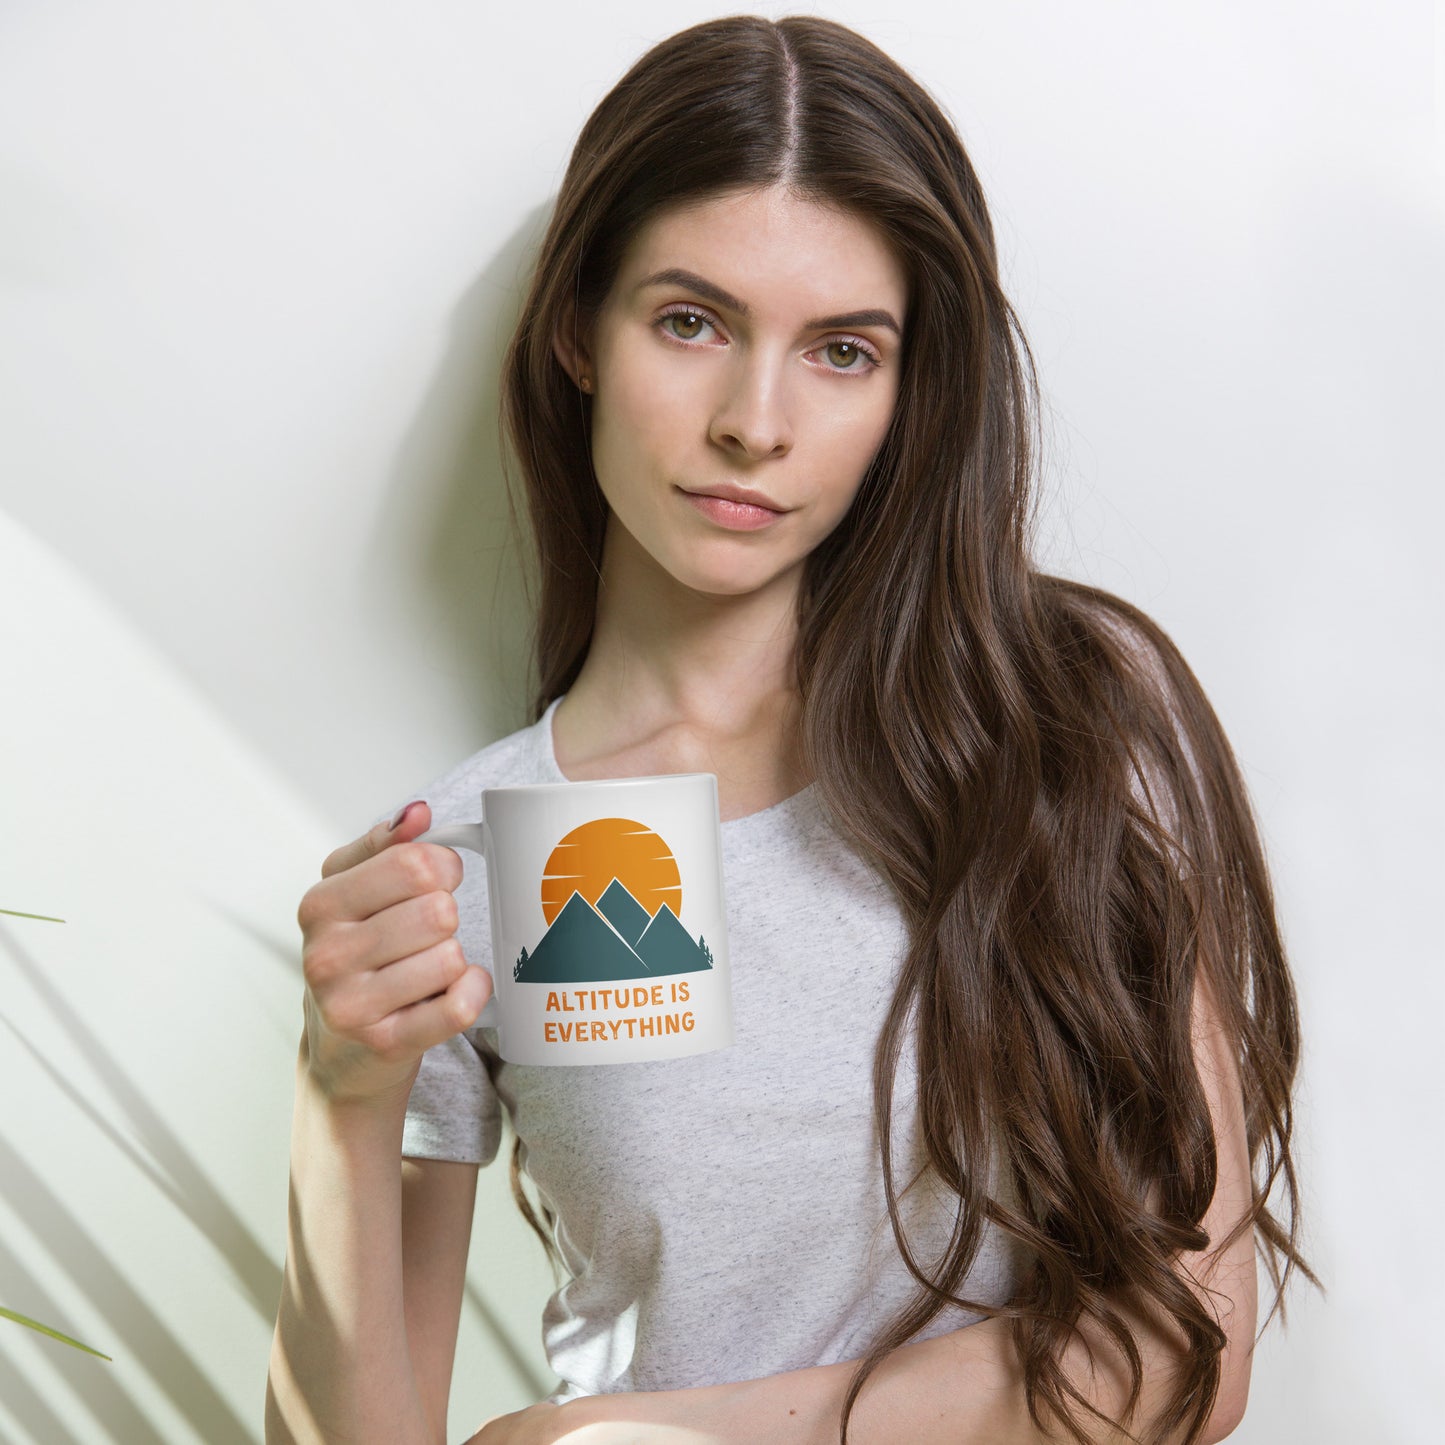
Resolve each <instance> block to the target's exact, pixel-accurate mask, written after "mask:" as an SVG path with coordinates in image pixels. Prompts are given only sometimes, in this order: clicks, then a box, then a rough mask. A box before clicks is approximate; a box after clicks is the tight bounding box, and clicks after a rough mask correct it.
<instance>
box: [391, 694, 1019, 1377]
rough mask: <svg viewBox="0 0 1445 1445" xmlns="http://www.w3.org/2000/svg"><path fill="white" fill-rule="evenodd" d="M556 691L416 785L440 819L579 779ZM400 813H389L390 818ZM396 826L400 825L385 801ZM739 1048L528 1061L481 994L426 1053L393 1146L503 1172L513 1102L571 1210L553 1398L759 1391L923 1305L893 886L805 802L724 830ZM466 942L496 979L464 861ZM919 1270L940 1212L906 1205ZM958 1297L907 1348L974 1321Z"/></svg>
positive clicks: (557, 1301) (477, 893)
mask: <svg viewBox="0 0 1445 1445" xmlns="http://www.w3.org/2000/svg"><path fill="white" fill-rule="evenodd" d="M560 701H561V699H560V698H558V699H557V700H556V701H554V702H553V703H552V704H551V706H550V707H549V708H548V709H547V712H546V714H545V715H544V716H543V717H542V718H541V719H540V720H539V721H538V722H537V723H536V724H535V725H533V726H531V727H527V728H523V729H521V730H519V731H518V732H515V733H513V734H511V735H510V736H509V737H505V738H502V739H500V740H499V741H498V742H495V743H493V744H491V745H490V746H489V747H486V748H483V749H482V750H481V751H480V752H478V753H476V754H474V755H473V756H472V757H471V758H469V759H467V760H466V761H465V762H463V763H461V764H460V765H458V766H457V767H455V768H453V769H451V770H450V771H449V772H447V773H445V774H444V775H443V776H442V777H440V778H438V779H436V780H435V781H434V782H433V783H432V784H431V785H430V786H429V787H428V788H426V789H425V790H423V791H422V792H421V793H418V794H415V795H413V796H415V797H423V798H425V799H426V800H427V801H428V803H429V804H430V805H431V810H432V816H433V826H440V825H442V824H444V823H459V822H473V821H475V820H476V819H477V818H478V817H479V816H480V795H481V791H482V789H483V788H487V787H496V786H503V785H506V784H517V783H556V782H565V781H566V778H565V777H564V775H563V773H562V771H561V769H560V768H559V767H558V766H557V760H556V755H555V753H554V752H553V748H552V714H553V713H554V712H555V711H556V708H557V704H558V702H560ZM392 811H394V810H392ZM385 816H388V817H389V816H390V812H388V814H386V815H385ZM722 845H723V871H724V886H725V893H726V900H725V901H726V908H727V926H728V955H729V960H730V964H731V971H732V985H733V1009H734V1024H735V1038H736V1042H735V1043H734V1044H733V1045H732V1046H731V1047H729V1048H726V1049H722V1050H718V1051H715V1052H713V1053H707V1054H700V1055H696V1056H694V1057H691V1058H683V1059H669V1060H659V1061H653V1062H647V1063H629V1064H592V1065H571V1066H556V1065H553V1066H537V1065H523V1064H511V1063H506V1062H504V1061H502V1060H501V1059H500V1058H498V1056H497V1053H496V1042H497V1034H496V1029H495V1027H494V1026H493V1025H494V1014H493V1012H492V1010H493V1007H494V1006H493V1005H492V1004H491V1003H489V1004H488V1006H487V1009H486V1010H484V1011H483V1013H482V1016H481V1018H480V1019H479V1020H478V1022H477V1025H476V1026H475V1027H474V1028H471V1029H469V1030H467V1031H466V1032H465V1033H461V1034H458V1035H456V1036H455V1037H454V1038H452V1039H449V1040H447V1041H446V1042H445V1043H442V1044H439V1045H437V1046H436V1047H435V1048H433V1049H431V1050H429V1051H428V1052H427V1054H426V1055H425V1056H424V1057H423V1060H422V1066H421V1071H420V1073H419V1075H418V1077H417V1080H416V1084H415V1085H414V1087H413V1089H412V1093H411V1101H410V1104H409V1106H408V1111H407V1117H406V1128H405V1133H404V1136H403V1141H402V1153H403V1154H405V1155H408V1156H412V1157H416V1158H430V1159H452V1160H462V1161H470V1162H473V1163H477V1164H489V1163H491V1162H492V1160H493V1159H494V1158H495V1157H496V1155H497V1152H498V1146H499V1143H500V1139H501V1126H502V1113H501V1111H502V1110H503V1109H505V1110H506V1111H507V1114H508V1117H509V1118H510V1119H511V1121H512V1123H513V1126H514V1127H515V1129H516V1132H517V1135H518V1137H519V1138H520V1140H521V1141H522V1144H523V1147H524V1150H525V1153H524V1160H525V1168H526V1172H527V1174H528V1175H529V1177H530V1178H531V1179H532V1181H533V1182H534V1183H535V1185H536V1187H537V1189H538V1191H539V1192H540V1194H541V1195H542V1197H543V1198H544V1199H545V1200H546V1202H547V1204H548V1205H549V1207H550V1208H551V1209H552V1210H553V1211H554V1212H555V1213H556V1215H557V1219H558V1226H557V1243H558V1245H559V1247H560V1249H561V1252H562V1256H563V1258H564V1260H565V1261H566V1264H567V1268H568V1271H569V1272H570V1278H568V1279H566V1281H565V1282H564V1283H563V1285H562V1286H561V1288H560V1289H558V1290H557V1292H556V1293H555V1294H554V1295H553V1296H552V1298H551V1300H550V1301H549V1302H548V1304H547V1307H546V1309H545V1310H544V1312H543V1320H542V1329H543V1340H544V1345H545V1348H546V1352H547V1357H548V1360H549V1361H550V1363H551V1365H552V1368H553V1369H554V1370H555V1371H556V1372H557V1376H558V1381H559V1383H558V1387H557V1389H556V1391H555V1392H554V1393H553V1395H552V1397H551V1398H552V1399H554V1400H561V1399H567V1398H571V1397H572V1396H575V1395H578V1394H599V1393H604V1392H610V1391H621V1390H671V1389H684V1388H687V1387H690V1386H695V1385H709V1384H721V1383H725V1382H728V1381H733V1380H745V1379H756V1378H760V1377H762V1376H765V1375H773V1374H778V1373H781V1372H782V1371H785V1370H793V1369H799V1368H802V1367H804V1366H808V1365H823V1364H832V1363H836V1362H837V1361H840V1360H850V1359H856V1358H857V1357H858V1356H859V1355H861V1354H862V1353H864V1351H865V1349H866V1347H867V1345H868V1344H869V1342H870V1339H871V1337H872V1335H873V1333H874V1331H875V1330H876V1329H878V1328H879V1327H880V1326H881V1325H882V1324H883V1323H884V1321H885V1320H886V1319H887V1318H888V1316H889V1315H890V1313H891V1312H892V1311H893V1310H895V1309H896V1308H897V1307H898V1306H899V1305H900V1304H901V1303H903V1301H904V1300H906V1299H907V1298H908V1297H909V1296H910V1295H911V1293H912V1290H913V1288H914V1285H913V1280H912V1278H911V1276H910V1275H909V1274H908V1271H907V1269H906V1267H905V1266H904V1264H903V1262H902V1259H901V1258H900V1256H899V1254H898V1250H897V1246H896V1244H895V1243H894V1239H893V1234H892V1230H891V1228H890V1226H889V1223H888V1214H887V1205H886V1202H885V1199H884V1193H883V1183H882V1165H881V1161H880V1157H879V1150H878V1136H877V1130H876V1128H875V1126H874V1122H873V1083H872V1060H873V1046H874V1042H875V1040H876V1039H877V1037H878V1034H879V1031H880V1029H881V1026H882V1022H883V1017H884V1014H885V1012H886V1010H887V1007H888V1003H889V1000H890V999H891V997H892V994H893V989H894V983H895V979H896V971H897V967H898V965H899V963H900V961H901V958H902V953H903V948H904V944H905V930H904V926H903V922H902V918H901V915H900V912H899V910H898V907H897V904H896V902H895V901H894V899H893V896H892V894H891V892H890V890H889V889H888V887H887V885H886V884H885V883H884V882H883V880H882V879H881V877H880V876H879V875H878V874H877V873H876V872H875V871H874V870H873V869H872V868H871V867H869V866H868V865H867V864H866V863H865V862H864V861H863V860H862V859H861V858H860V857H859V856H858V855H857V854H855V853H854V852H853V851H852V850H851V849H849V848H848V847H847V846H846V845H845V844H844V843H843V841H842V839H841V837H840V835H839V834H838V833H837V832H836V831H835V830H834V829H833V828H832V827H831V826H830V825H829V823H828V821H827V819H826V817H825V815H824V811H823V807H822V803H821V800H820V798H819V796H818V792H817V789H816V788H815V787H813V786H809V787H807V788H805V789H804V790H803V791H802V792H801V793H796V794H794V795H793V796H792V797H791V798H787V799H785V800H784V801H783V802H781V803H778V804H777V805H776V806H774V807H771V808H766V809H764V810H762V811H761V812H757V813H752V814H750V815H748V816H747V817H743V818H734V819H731V820H729V821H727V822H724V823H723V824H722ZM458 856H459V857H460V858H461V859H462V863H463V868H464V877H463V880H462V882H461V884H460V885H459V886H458V888H457V890H456V898H457V904H458V911H459V915H460V923H459V927H458V938H459V940H460V942H461V945H462V948H463V950H464V952H465V954H466V957H467V959H468V960H469V961H470V962H471V963H473V964H477V965H480V966H481V967H483V968H486V969H487V970H489V971H490V970H491V967H492V947H491V933H490V919H489V915H488V907H487V889H486V869H485V865H484V864H483V862H482V860H481V858H479V857H478V856H476V855H475V854H473V853H471V852H469V851H465V850H464V851H461V852H459V854H458ZM915 1081H916V1068H915V1060H914V1055H913V1050H912V1046H911V1035H910V1038H909V1043H908V1047H907V1049H906V1050H905V1053H904V1056H903V1060H902V1063H901V1065H900V1069H899V1073H898V1079H897V1084H896V1086H895V1104H894V1131H893V1149H894V1156H893V1158H894V1174H895V1178H896V1179H897V1181H898V1185H899V1187H900V1188H901V1187H902V1186H903V1184H905V1183H906V1182H907V1180H908V1179H909V1178H911V1177H912V1174H913V1170H914V1168H915V1167H916V1165H917V1163H918V1162H921V1156H917V1155H915V1153H914V1143H915V1138H916V1131H915V1129H914V1127H913V1108H914V1100H915V1093H914V1089H915ZM904 1218H905V1220H906V1221H907V1223H908V1226H909V1236H908V1237H909V1239H910V1241H911V1242H912V1244H913V1248H914V1252H915V1254H916V1256H917V1257H918V1258H919V1260H920V1262H921V1263H923V1264H924V1265H925V1266H927V1265H928V1264H930V1263H931V1262H932V1259H933V1258H934V1256H935V1255H937V1254H941V1252H942V1250H943V1249H944V1248H945V1247H946V1245H947V1242H948V1237H949V1232H950V1229H951V1226H952V1220H953V1206H952V1202H951V1201H950V1200H949V1198H948V1197H947V1196H946V1192H945V1191H943V1190H941V1189H939V1188H938V1187H937V1186H936V1185H934V1186H931V1187H928V1186H924V1185H919V1186H917V1187H915V1189H914V1190H912V1191H911V1192H910V1193H909V1194H908V1195H906V1196H905V1198H904ZM1020 1261H1021V1256H1020V1255H1019V1254H1018V1253H1017V1249H1016V1247H1015V1246H1014V1245H1013V1244H1012V1243H1011V1242H1010V1241H1009V1240H1008V1239H1007V1238H1006V1237H1005V1236H1003V1235H1001V1234H999V1233H998V1232H997V1231H996V1230H994V1229H993V1228H992V1227H991V1226H990V1227H989V1229H988V1231H987V1233H986V1234H985V1239H984V1245H983V1248H982V1250H981V1251H980V1254H979V1256H978V1259H977V1261H976V1263H975V1267H974V1271H973V1273H972V1274H971V1275H970V1277H969V1280H968V1282H967V1285H966V1287H965V1288H964V1289H962V1290H960V1291H959V1293H961V1294H964V1295H965V1296H968V1297H970V1298H977V1299H982V1300H985V1301H987V1302H988V1303H991V1304H1002V1303H1004V1302H1005V1301H1006V1300H1007V1298H1008V1297H1009V1296H1010V1294H1011V1293H1012V1291H1013V1287H1014V1283H1015V1280H1016V1278H1017V1271H1018V1270H1019V1268H1020ZM979 1318H981V1316H979V1315H977V1314H974V1313H971V1312H964V1311H962V1310H958V1309H952V1308H950V1309H946V1310H945V1311H944V1312H943V1313H942V1314H941V1315H940V1316H939V1318H938V1319H936V1320H935V1321H934V1322H933V1324H932V1325H931V1326H929V1328H928V1329H926V1330H925V1331H923V1333H922V1334H921V1335H920V1336H919V1338H931V1337H932V1336H934V1335H939V1334H942V1333H944V1332H945V1331H948V1330H952V1329H957V1328H959V1327H961V1326H963V1325H968V1324H973V1323H975V1322H976V1321H977V1320H978V1319H979Z"/></svg>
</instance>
